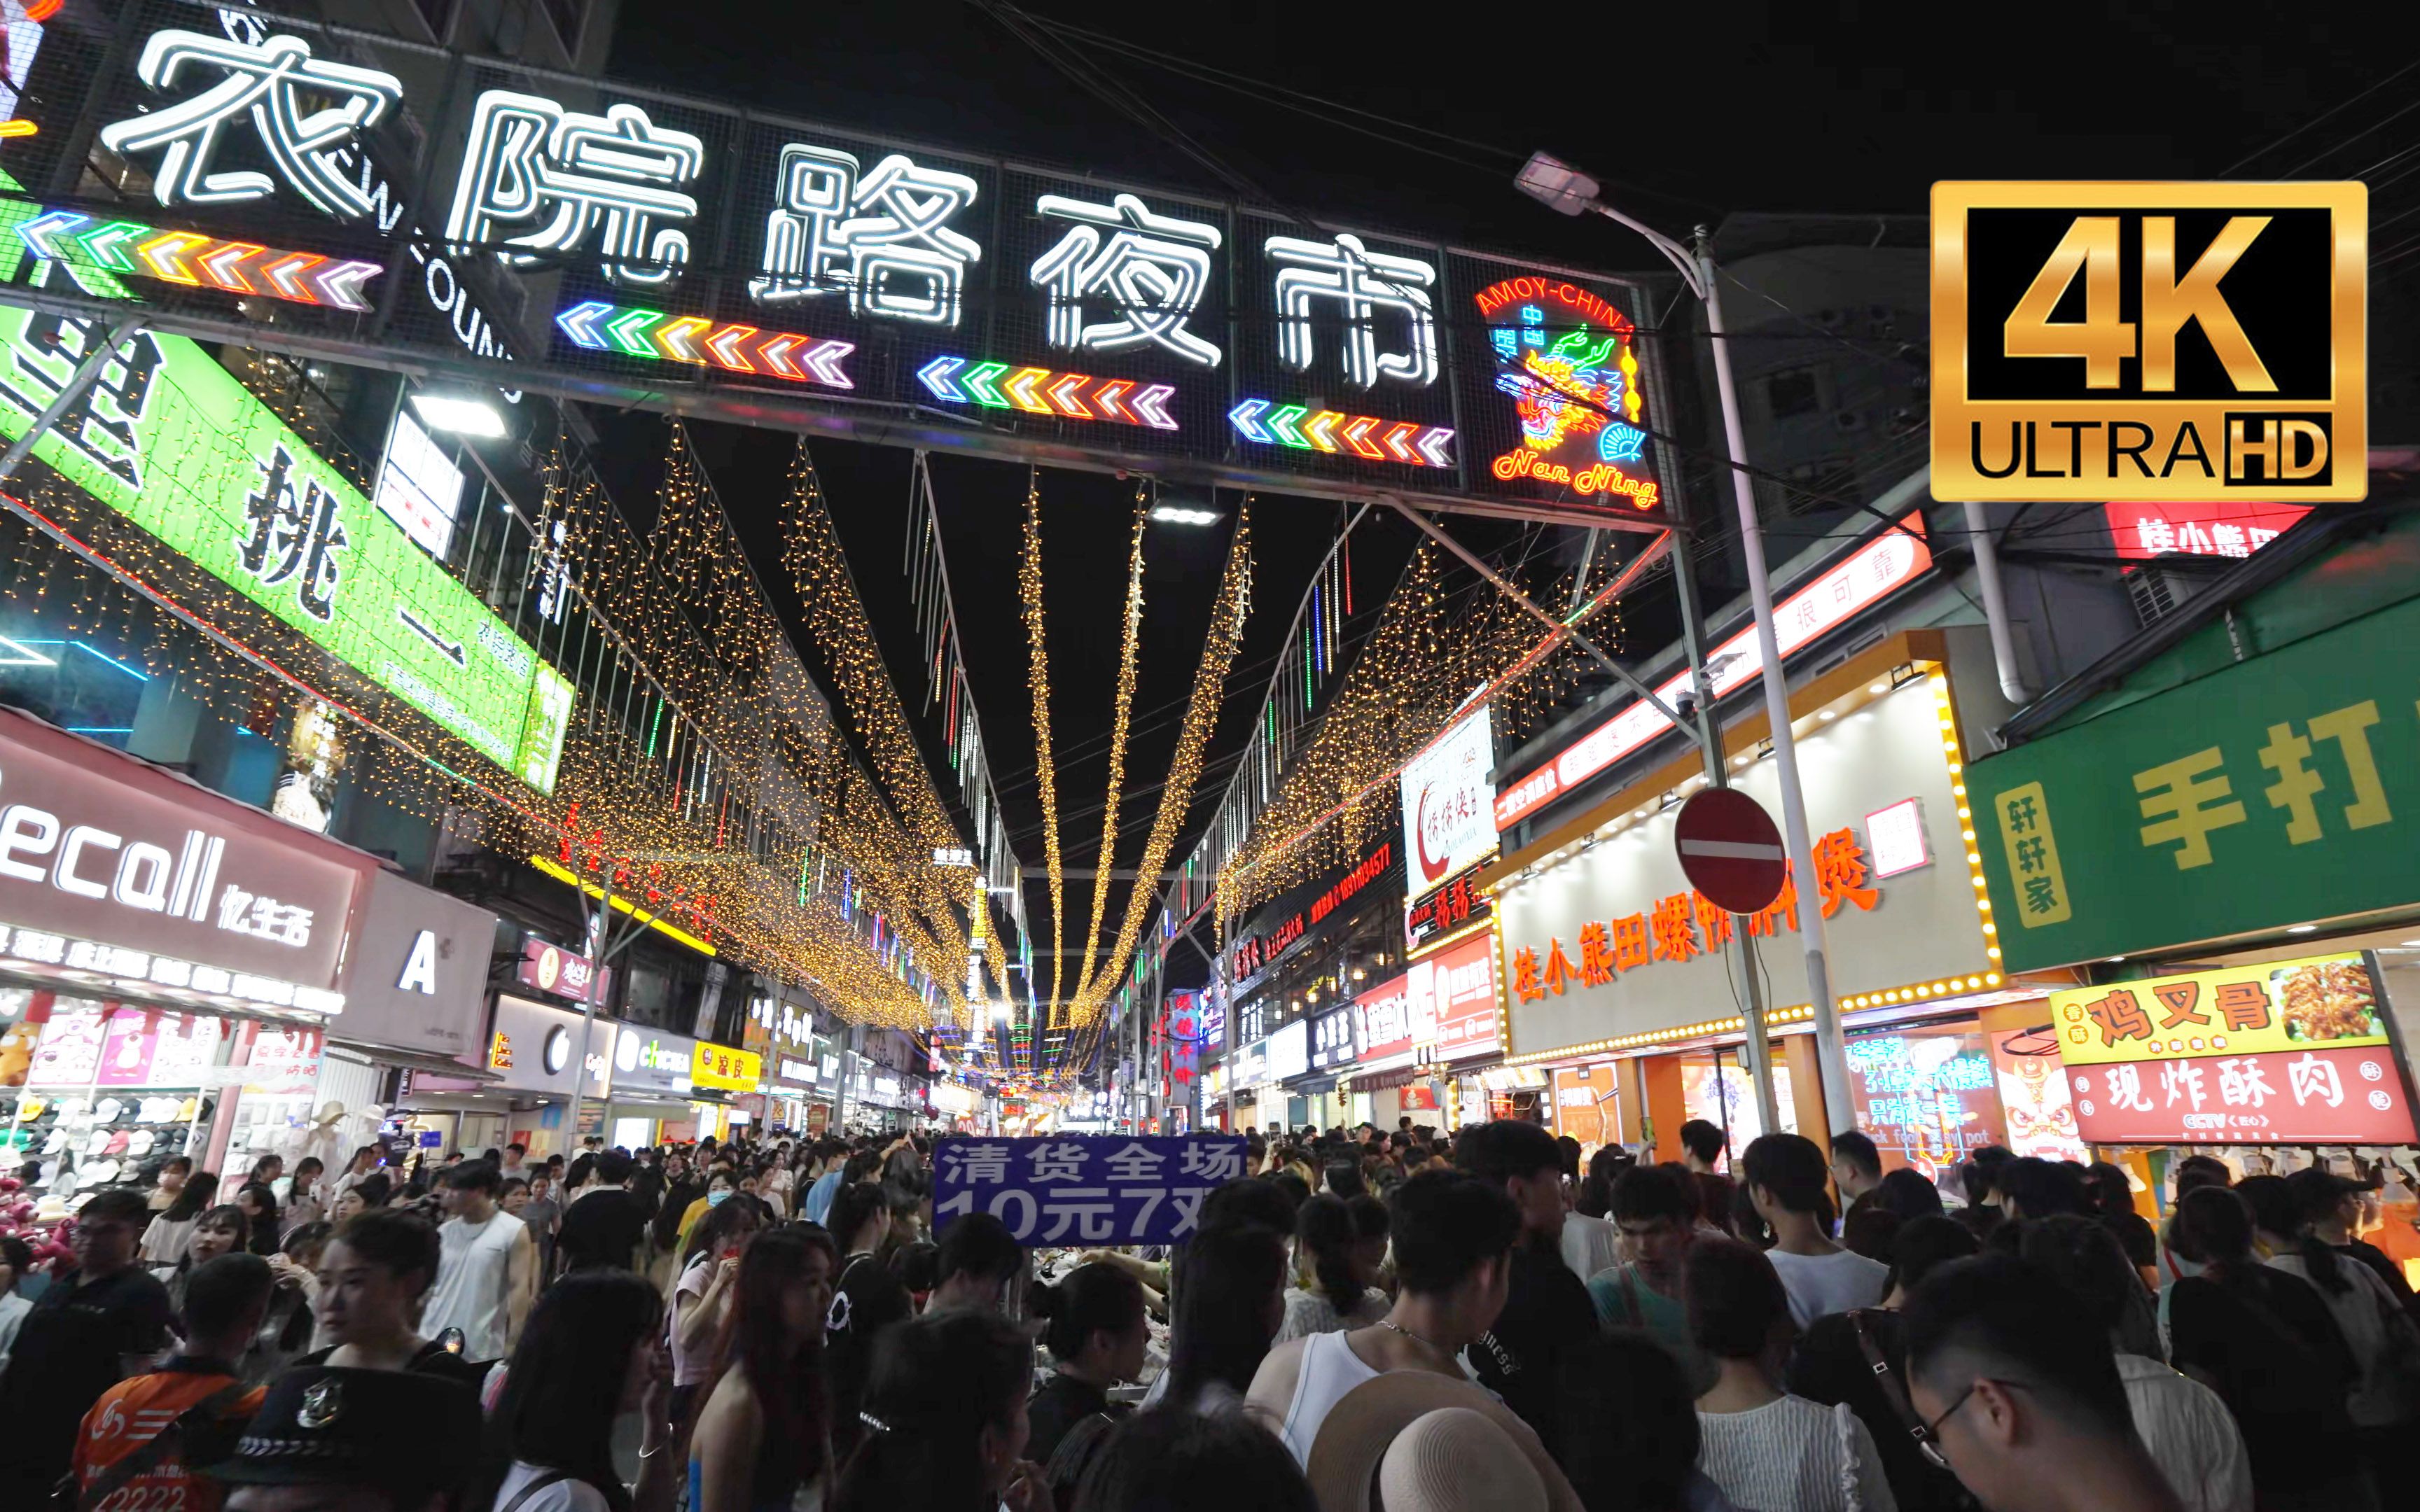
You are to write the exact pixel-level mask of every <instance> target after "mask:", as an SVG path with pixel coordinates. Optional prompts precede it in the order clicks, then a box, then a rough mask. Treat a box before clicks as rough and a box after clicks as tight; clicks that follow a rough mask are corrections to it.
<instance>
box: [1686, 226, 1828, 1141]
mask: <svg viewBox="0 0 2420 1512" xmlns="http://www.w3.org/2000/svg"><path fill="white" fill-rule="evenodd" d="M1697 257H1698V276H1699V279H1700V280H1701V281H1702V283H1703V285H1704V293H1705V301H1706V332H1707V334H1708V335H1710V336H1712V337H1713V338H1714V382H1715V386H1716V387H1717V388H1718V389H1719V390H1720V391H1721V393H1722V400H1723V436H1724V440H1725V441H1726V443H1727V444H1728V446H1729V448H1730V472H1731V491H1732V494H1733V496H1734V498H1735V499H1736V500H1737V501H1738V503H1739V522H1740V551H1741V554H1742V555H1743V556H1744V557H1745V563H1746V567H1747V591H1748V598H1749V602H1750V603H1752V604H1753V605H1754V606H1755V609H1756V644H1757V654H1758V655H1757V659H1758V660H1759V661H1760V662H1761V663H1762V664H1763V665H1762V667H1761V671H1762V673H1763V678H1764V712H1765V719H1766V722H1767V723H1768V724H1770V725H1771V727H1772V731H1771V735H1770V738H1771V739H1772V741H1773V765H1774V771H1775V773H1776V775H1777V776H1778V777H1779V778H1780V779H1781V836H1782V841H1783V842H1784V843H1785V844H1786V845H1788V847H1789V849H1790V866H1791V871H1792V874H1793V876H1794V877H1795V880H1796V882H1797V885H1798V887H1799V888H1800V889H1801V890H1800V892H1799V896H1798V937H1799V939H1800V941H1801V942H1803V943H1804V944H1805V946H1806V948H1807V1000H1808V1001H1809V1002H1811V1003H1812V1004H1813V1005H1814V1008H1815V1064H1816V1068H1817V1070H1818V1071H1819V1072H1821V1073H1822V1077H1823V1113H1824V1117H1825V1119H1827V1120H1829V1122H1830V1124H1831V1127H1832V1129H1833V1130H1835V1131H1837V1130H1840V1129H1854V1128H1855V1127H1856V1126H1857V1119H1856V1112H1855V1107H1854V1104H1853V1103H1851V1102H1850V1101H1849V1062H1848V1056H1847V1053H1846V1051H1845V1049H1844V1048H1843V1046H1842V1043H1841V1040H1840V1006H1839V1004H1838V1003H1837V1002H1835V1001H1833V998H1832V973H1831V969H1830V964H1829V962H1828V961H1827V959H1826V953H1827V952H1826V949H1825V945H1824V933H1823V908H1822V906H1821V904H1820V903H1819V901H1818V896H1817V894H1818V887H1817V885H1816V880H1815V857H1814V847H1813V845H1812V844H1811V843H1810V842H1809V841H1808V838H1807V795H1806V793H1805V792H1804V791H1803V790H1802V789H1801V787H1800V785H1799V780H1798V742H1797V739H1796V738H1795V737H1794V736H1793V735H1792V733H1791V730H1790V679H1789V677H1788V675H1787V674H1786V673H1785V672H1784V671H1782V666H1781V637H1780V635H1779V633H1778V631H1777V630H1776V628H1775V625H1774V619H1773V582H1772V579H1771V578H1770V577H1769V576H1768V572H1767V569H1766V567H1765V562H1764V527H1763V524H1762V522H1761V520H1760V519H1759V518H1758V517H1757V512H1756V486H1755V482H1754V480H1752V479H1751V478H1750V477H1749V476H1748V474H1747V439H1746V427H1745V426H1744V425H1743V424H1741V422H1740V405H1739V389H1738V386H1737V385H1736V384H1735V383H1734V382H1733V381H1732V378H1731V354H1730V342H1729V341H1727V340H1725V339H1724V331H1723V300H1722V290H1721V288H1720V287H1719V286H1718V285H1717V282H1716V279H1715V273H1714V252H1713V242H1712V239H1711V238H1710V237H1709V236H1708V235H1707V232H1706V228H1705V227H1703V226H1699V228H1698V246H1697Z"/></svg>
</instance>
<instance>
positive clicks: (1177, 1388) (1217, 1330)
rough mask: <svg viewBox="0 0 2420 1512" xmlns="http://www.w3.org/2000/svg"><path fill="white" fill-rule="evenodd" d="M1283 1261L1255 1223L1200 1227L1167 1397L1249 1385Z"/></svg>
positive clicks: (1277, 1243)
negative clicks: (1214, 1386) (1212, 1385)
mask: <svg viewBox="0 0 2420 1512" xmlns="http://www.w3.org/2000/svg"><path fill="white" fill-rule="evenodd" d="M1506 1201H1507V1205H1508V1206H1509V1205H1510V1201H1511V1199H1509V1198H1508V1199H1506ZM1285 1263H1286V1260H1285V1240H1284V1238H1283V1236H1281V1235H1280V1234H1279V1233H1278V1232H1276V1231H1275V1230H1272V1229H1268V1228H1264V1227H1260V1226H1259V1225H1258V1224H1249V1223H1248V1224H1237V1225H1232V1226H1221V1227H1215V1228H1202V1229H1198V1230H1196V1231H1195V1233H1194V1236H1193V1239H1192V1241H1191V1242H1189V1243H1187V1245H1186V1246H1185V1250H1184V1265H1183V1267H1182V1269H1181V1270H1180V1271H1179V1272H1178V1273H1177V1275H1176V1278H1175V1283H1176V1296H1175V1300H1174V1302H1173V1304H1171V1308H1170V1312H1171V1318H1170V1319H1169V1321H1170V1333H1171V1339H1170V1342H1169V1358H1168V1392H1167V1396H1166V1398H1165V1399H1166V1400H1168V1401H1170V1402H1171V1403H1180V1404H1190V1403H1192V1402H1194V1401H1195V1400H1197V1399H1198V1398H1199V1397H1200V1396H1201V1394H1202V1389H1203V1388H1204V1387H1206V1386H1208V1385H1209V1384H1210V1383H1211V1382H1212V1381H1219V1382H1223V1383H1224V1384H1225V1385H1226V1386H1227V1387H1229V1388H1230V1389H1231V1390H1233V1392H1234V1393H1235V1395H1236V1396H1242V1395H1243V1394H1244V1393H1246V1392H1248V1391H1249V1390H1250V1389H1251V1386H1252V1377H1253V1375H1254V1374H1255V1373H1256V1372H1257V1371H1259V1369H1260V1368H1261V1362H1262V1361H1263V1360H1264V1359H1266V1358H1268V1352H1269V1309H1270V1306H1271V1304H1272V1303H1273V1302H1274V1301H1275V1299H1276V1298H1277V1297H1278V1296H1279V1295H1280V1293H1281V1292H1282V1291H1283V1290H1284V1289H1285Z"/></svg>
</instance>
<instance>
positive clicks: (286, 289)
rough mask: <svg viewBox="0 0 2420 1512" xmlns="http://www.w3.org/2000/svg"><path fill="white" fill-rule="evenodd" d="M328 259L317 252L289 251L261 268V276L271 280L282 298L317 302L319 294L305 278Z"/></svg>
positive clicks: (309, 302)
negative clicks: (306, 282) (313, 290)
mask: <svg viewBox="0 0 2420 1512" xmlns="http://www.w3.org/2000/svg"><path fill="white" fill-rule="evenodd" d="M327 260H328V259H327V258H325V257H322V256H320V255H318V254H317V253H310V252H289V253H287V255H285V256H283V257H280V258H278V259H277V260H276V261H274V262H272V263H271V264H269V265H268V266H267V267H265V268H263V269H261V270H260V276H261V277H263V278H265V279H267V280H268V281H269V286H270V288H271V289H272V290H274V291H275V292H276V294H277V296H278V297H279V298H280V299H287V300H297V301H301V302H302V303H304V304H317V303H318V302H319V296H318V294H316V293H313V292H312V291H311V288H310V286H309V285H307V284H305V283H304V282H303V280H305V279H307V278H309V277H310V276H311V270H313V269H315V268H317V267H318V266H319V265H320V264H321V263H323V262H326V261H327Z"/></svg>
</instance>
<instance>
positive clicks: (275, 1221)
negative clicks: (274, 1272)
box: [235, 1181, 286, 1260]
mask: <svg viewBox="0 0 2420 1512" xmlns="http://www.w3.org/2000/svg"><path fill="white" fill-rule="evenodd" d="M235 1205H236V1206H237V1207H239V1208H241V1209H242V1210H243V1221H244V1225H245V1234H246V1236H247V1237H246V1239H245V1241H244V1248H245V1249H246V1250H247V1251H249V1252H250V1253H252V1254H254V1255H257V1256H259V1257H261V1258H262V1259H264V1260H265V1259H267V1258H269V1257H271V1256H272V1255H274V1254H276V1253H277V1241H278V1239H279V1237H280V1236H281V1235H283V1234H284V1232H285V1230H286V1222H285V1218H284V1216H283V1215H282V1214H280V1213H279V1212H278V1211H277V1193H276V1192H275V1190H273V1189H272V1188H271V1186H270V1184H269V1183H268V1182H266V1181H246V1182H245V1183H244V1184H243V1185H241V1186H240V1187H238V1188H236V1193H235Z"/></svg>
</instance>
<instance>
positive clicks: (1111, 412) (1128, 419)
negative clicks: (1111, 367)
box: [1093, 378, 1135, 425]
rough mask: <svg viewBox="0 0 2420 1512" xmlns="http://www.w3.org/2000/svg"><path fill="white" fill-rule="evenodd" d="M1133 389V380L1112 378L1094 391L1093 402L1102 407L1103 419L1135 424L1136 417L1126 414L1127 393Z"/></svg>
mask: <svg viewBox="0 0 2420 1512" xmlns="http://www.w3.org/2000/svg"><path fill="white" fill-rule="evenodd" d="M1133 387H1134V380H1133V379H1131V378H1111V379H1109V381H1108V382H1107V383H1104V384H1102V385H1101V386H1100V387H1099V388H1098V389H1096V390H1094V392H1093V402H1094V404H1096V405H1098V406H1100V409H1101V418H1102V419H1104V420H1116V421H1122V422H1124V423H1125V424H1129V425H1131V424H1134V423H1135V417H1134V416H1132V415H1130V414H1128V413H1127V412H1126V407H1125V395H1126V391H1127V390H1128V389H1131V388H1133Z"/></svg>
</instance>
